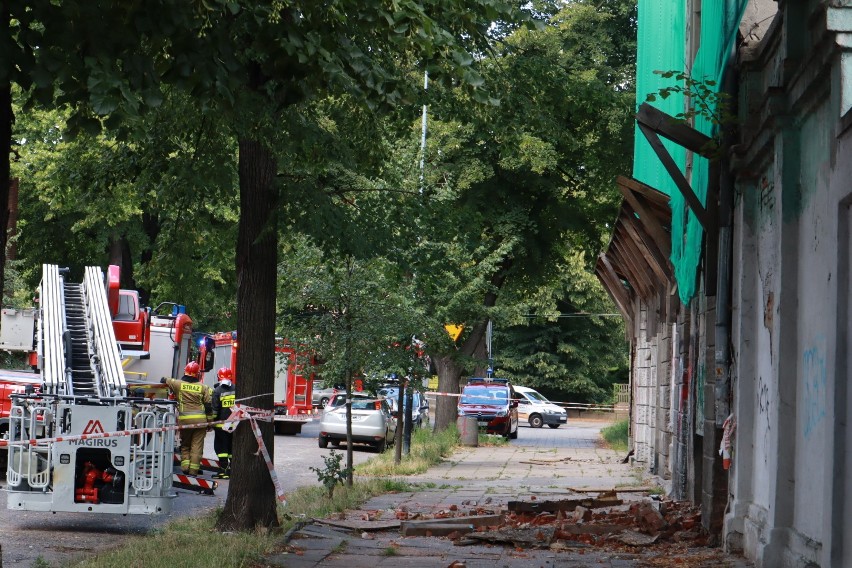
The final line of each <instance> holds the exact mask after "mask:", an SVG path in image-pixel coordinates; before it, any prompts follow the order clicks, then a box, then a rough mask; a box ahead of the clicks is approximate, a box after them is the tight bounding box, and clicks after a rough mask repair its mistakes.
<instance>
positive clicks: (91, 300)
mask: <svg viewBox="0 0 852 568" xmlns="http://www.w3.org/2000/svg"><path fill="white" fill-rule="evenodd" d="M65 272H66V271H64V270H61V269H60V268H59V267H58V266H55V265H52V264H45V265H44V266H43V274H42V282H41V285H40V288H39V302H40V318H39V322H38V323H39V325H38V334H37V337H38V354H39V363H40V366H41V370H42V382H43V388H42V390H41V392H38V393H33V394H28V393H22V394H16V395H13V396H12V401H13V405H12V409H11V412H10V420H9V444H10V447H9V465H8V468H7V481H8V484H7V488H6V493H7V507H8V508H9V509H17V510H25V511H45V512H48V511H50V512H58V511H68V512H79V513H84V512H98V513H116V514H128V513H129V514H163V513H168V512H169V511H170V510H171V500H172V499H173V498H174V496H175V494H174V493H172V491H171V488H172V467H173V466H172V459H173V453H174V439H175V427H176V424H177V417H176V413H175V403H174V402H173V401H169V400H165V399H147V398H142V397H136V398H134V397H128V393H127V384H126V382H125V378H124V371H123V369H122V365H121V357H120V354H119V349H118V344H117V342H116V338H115V332H114V330H113V327H112V318H111V316H110V311H109V307H108V302H107V296H106V287H105V285H104V278H103V273H102V272H101V270H100V269H99V268H98V267H92V266H90V267H86V269H85V273H84V278H83V282H82V283H79V284H77V283H69V282H66V278H65Z"/></svg>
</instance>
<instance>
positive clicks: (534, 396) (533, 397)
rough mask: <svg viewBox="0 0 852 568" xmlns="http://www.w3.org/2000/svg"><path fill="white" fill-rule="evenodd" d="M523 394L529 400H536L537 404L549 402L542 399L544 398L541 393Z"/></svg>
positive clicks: (528, 392)
mask: <svg viewBox="0 0 852 568" xmlns="http://www.w3.org/2000/svg"><path fill="white" fill-rule="evenodd" d="M524 394H525V395H526V397H527V398H528V399H530V400H537V401H538V402H550V401H549V400H547V399H546V398H544V396H543V395H542V394H541V393H538V392H536V391H527V392H525V393H524Z"/></svg>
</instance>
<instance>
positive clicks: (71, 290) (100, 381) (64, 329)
mask: <svg viewBox="0 0 852 568" xmlns="http://www.w3.org/2000/svg"><path fill="white" fill-rule="evenodd" d="M103 282H104V281H103V273H102V272H101V270H100V268H98V267H96V266H88V267H86V272H85V277H84V279H83V283H82V284H75V283H69V282H66V281H65V278H64V276H63V275H62V273H61V271H60V270H59V267H58V266H56V265H52V264H45V265H44V266H43V275H42V283H41V288H40V293H39V296H40V301H41V309H42V320H41V325H40V326H39V334H40V337H39V340H40V341H39V345H40V349H41V356H42V361H43V365H42V368H43V380H44V388H45V394H56V395H66V396H74V397H83V398H89V399H97V400H100V401H103V400H105V399H109V398H113V397H121V396H124V394H125V392H126V387H127V385H126V383H125V379H124V371H123V370H122V367H121V357H120V355H119V352H118V345H117V343H116V341H115V332H114V331H113V328H112V319H111V317H110V313H109V306H108V304H107V299H106V291H105V288H104V283H103Z"/></svg>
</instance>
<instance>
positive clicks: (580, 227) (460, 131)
mask: <svg viewBox="0 0 852 568" xmlns="http://www.w3.org/2000/svg"><path fill="white" fill-rule="evenodd" d="M634 41H635V5H634V4H633V3H632V2H627V1H621V2H616V1H613V2H604V3H598V2H584V1H579V2H571V3H568V4H564V5H560V6H559V9H558V11H556V12H555V13H553V14H552V15H551V17H550V20H549V23H548V25H546V26H544V27H543V28H542V29H536V30H530V29H519V30H516V31H513V32H512V33H509V34H507V35H506V36H505V37H504V38H503V39H502V41H501V42H500V43H499V45H497V46H496V47H495V54H494V55H493V56H492V57H488V58H485V59H484V60H483V61H482V62H481V69H482V75H483V78H484V80H485V82H486V84H488V85H489V86H490V88H491V90H492V91H493V92H495V93H500V98H499V101H494V102H493V104H490V105H481V104H477V103H475V102H474V101H472V100H470V99H468V98H466V97H465V96H464V94H463V93H461V92H441V90H439V92H438V93H437V94H435V95H434V96H435V99H434V101H435V102H434V104H432V105H430V116H431V117H432V119H431V120H430V123H429V129H430V137H429V154H428V156H427V165H426V181H427V183H426V185H425V200H426V201H427V202H428V206H426V207H424V208H423V211H422V213H421V214H420V216H419V217H418V224H417V225H416V227H414V228H413V230H412V233H413V234H416V235H417V236H418V237H421V238H420V239H419V241H418V246H417V247H416V248H415V249H414V250H413V251H412V252H411V253H410V256H409V257H408V262H410V264H411V266H412V272H413V273H415V274H419V275H423V278H422V279H421V280H420V281H419V282H418V284H417V285H418V291H419V295H420V296H421V297H423V298H428V299H427V300H424V303H425V304H426V306H427V309H428V310H429V312H428V315H429V317H430V319H431V320H432V321H434V322H442V323H447V324H448V323H453V324H464V326H465V332H464V333H463V335H462V337H461V338H460V339H459V340H458V341H457V342H455V343H454V342H452V341H449V340H448V338H447V336H446V334H445V333H443V332H442V330H441V329H440V327H439V326H435V327H433V328H432V329H431V330H430V335H429V337H428V339H427V341H428V345H429V352H430V355H431V356H432V360H433V361H434V362H435V364H436V366H437V370H438V376H439V385H438V389H439V391H441V392H458V389H459V387H460V381H461V377H462V375H463V374H464V373H469V372H471V371H473V372H476V373H477V374H478V373H482V372H484V370H485V369H484V367H485V358H486V355H485V342H484V339H485V331H486V326H487V322H488V320H489V319H492V320H497V321H498V326H499V319H500V318H502V317H506V316H505V315H504V312H505V311H506V310H507V309H509V308H510V307H511V306H510V304H511V302H512V299H513V298H524V297H530V296H532V295H534V294H537V293H538V292H539V290H540V289H541V288H542V286H545V285H547V284H548V283H551V282H556V281H558V278H557V276H558V273H559V270H560V268H559V267H560V265H561V264H562V263H563V262H564V261H565V258H566V254H568V255H570V254H571V251H572V250H581V251H587V252H588V253H594V252H596V251H597V250H599V248H600V245H601V243H602V239H603V238H604V232H605V225H606V222H609V221H610V220H611V219H613V218H614V216H615V213H616V211H617V205H618V202H619V199H618V195H617V192H616V191H615V189H614V186H613V184H612V180H613V178H614V177H615V175H617V174H618V172H622V171H624V170H625V169H629V163H630V159H631V153H632V150H631V148H632V146H631V140H632V127H631V124H632V114H633V92H632V84H633V83H632V81H633V60H632V56H631V55H630V54H631V45H633V42H634ZM501 298H503V300H501ZM455 409H456V405H455V401H454V399H453V398H451V397H441V398H439V400H438V404H437V408H436V427H438V428H443V427H445V426H447V425H448V424H449V423H451V422H452V421H453V420H454V419H455V413H456V412H455Z"/></svg>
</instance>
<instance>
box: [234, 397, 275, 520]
mask: <svg viewBox="0 0 852 568" xmlns="http://www.w3.org/2000/svg"><path fill="white" fill-rule="evenodd" d="M256 410H257V409H251V408H249V407H244V406H242V405H239V404H238V405H236V407H235V408H234V410H232V411H231V416H230V417H229V419H228V420H229V421H228V423H226V424H225V425H224V426H222V429H223V430H225V431H227V432H232V431H233V430H234V428H236V427H237V422H236V421H240V420H246V419H248V421H249V423H250V424H251V429H252V432H254V437H255V440H257V453H255V455H258V454H260V455H261V456H263V461H265V462H266V468H267V469H268V470H269V477H271V478H272V485H274V486H275V496H276V498H277V499H278V501H280V502H281V504H282V505H283V504H286V503H287V499H286V497H285V495H284V488H283V487H281V482H280V481H278V474H277V473H276V472H275V464H274V463H272V457H270V455H269V451H268V450H267V449H266V444H264V443H263V435H262V434H261V432H260V426H258V425H257V418H256V417H255V415H254V412H253V411H256ZM262 412H266V413H269V411H262ZM270 418H271V413H269V416H265V415H264V416H262V417H261V419H262V420H269V419H270ZM235 420H236V421H235Z"/></svg>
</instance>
